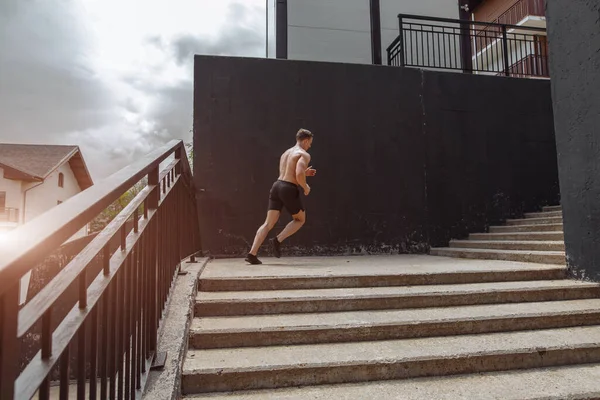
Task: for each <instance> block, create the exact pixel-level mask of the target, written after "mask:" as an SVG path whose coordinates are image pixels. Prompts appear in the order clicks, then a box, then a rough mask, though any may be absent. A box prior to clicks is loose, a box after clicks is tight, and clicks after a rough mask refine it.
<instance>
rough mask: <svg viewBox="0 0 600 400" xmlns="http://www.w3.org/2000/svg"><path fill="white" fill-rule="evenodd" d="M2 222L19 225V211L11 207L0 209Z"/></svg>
mask: <svg viewBox="0 0 600 400" xmlns="http://www.w3.org/2000/svg"><path fill="white" fill-rule="evenodd" d="M0 222H14V223H19V209H18V208H9V207H4V208H0Z"/></svg>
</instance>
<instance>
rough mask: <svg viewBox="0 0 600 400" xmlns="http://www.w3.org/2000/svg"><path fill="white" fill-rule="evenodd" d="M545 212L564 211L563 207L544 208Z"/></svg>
mask: <svg viewBox="0 0 600 400" xmlns="http://www.w3.org/2000/svg"><path fill="white" fill-rule="evenodd" d="M542 210H543V211H549V212H552V211H562V206H546V207H543V208H542Z"/></svg>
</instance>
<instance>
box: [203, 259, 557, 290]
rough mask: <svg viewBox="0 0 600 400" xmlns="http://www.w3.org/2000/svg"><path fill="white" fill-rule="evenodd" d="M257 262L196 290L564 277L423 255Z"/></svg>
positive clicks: (223, 268)
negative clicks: (259, 263) (260, 263)
mask: <svg viewBox="0 0 600 400" xmlns="http://www.w3.org/2000/svg"><path fill="white" fill-rule="evenodd" d="M374 260H376V262H374ZM218 261H221V260H218ZM263 262H264V264H263V265H258V266H251V267H249V266H245V265H244V262H243V260H222V261H221V262H213V263H210V264H208V265H207V267H206V268H205V270H204V271H203V273H202V275H201V276H200V279H199V290H200V291H204V292H208V291H236V290H242V291H252V290H288V289H319V288H353V287H354V288H358V287H383V286H405V285H443V284H455V283H477V282H497V281H521V280H545V279H560V278H562V277H563V276H564V272H563V271H562V270H557V267H556V266H552V265H539V266H536V265H531V264H510V263H498V262H496V261H484V260H477V261H474V260H453V259H447V258H446V259H444V258H439V257H430V256H426V255H407V256H391V257H384V256H381V257H332V258H331V259H330V260H323V259H321V258H315V259H312V258H310V257H307V258H286V259H285V260H284V261H272V260H270V259H268V258H266V259H264V260H263ZM327 263H329V264H327ZM424 265H426V268H425V267H424ZM282 266H283V267H282Z"/></svg>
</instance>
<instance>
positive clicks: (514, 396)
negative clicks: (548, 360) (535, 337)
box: [184, 364, 600, 400]
mask: <svg viewBox="0 0 600 400" xmlns="http://www.w3.org/2000/svg"><path fill="white" fill-rule="evenodd" d="M599 376H600V364H587V365H575V366H563V367H551V368H538V369H526V370H518V371H507V372H492V373H483V374H469V375H460V376H442V377H434V378H414V379H403V380H388V381H376V382H362V383H360V384H356V383H348V384H338V385H320V386H304V387H299V388H285V389H273V390H257V391H248V392H237V393H218V394H217V393H215V394H212V395H210V399H211V400H298V399H311V400H331V399H346V400H349V399H402V400H423V399H435V400H458V399H461V400H499V399H501V400H542V399H545V400H558V399H563V400H566V399H570V400H576V399H577V400H583V399H589V400H591V399H598V398H600V379H598V377H599ZM184 399H206V395H204V394H202V395H192V396H186V397H184Z"/></svg>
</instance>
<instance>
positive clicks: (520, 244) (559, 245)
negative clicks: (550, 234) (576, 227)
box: [450, 240, 565, 251]
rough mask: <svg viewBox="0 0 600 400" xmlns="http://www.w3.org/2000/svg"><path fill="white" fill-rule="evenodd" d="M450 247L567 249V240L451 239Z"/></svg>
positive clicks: (536, 249) (535, 249)
mask: <svg viewBox="0 0 600 400" xmlns="http://www.w3.org/2000/svg"><path fill="white" fill-rule="evenodd" d="M450 247H454V248H467V249H498V250H534V251H565V242H563V241H515V240H451V241H450Z"/></svg>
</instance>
